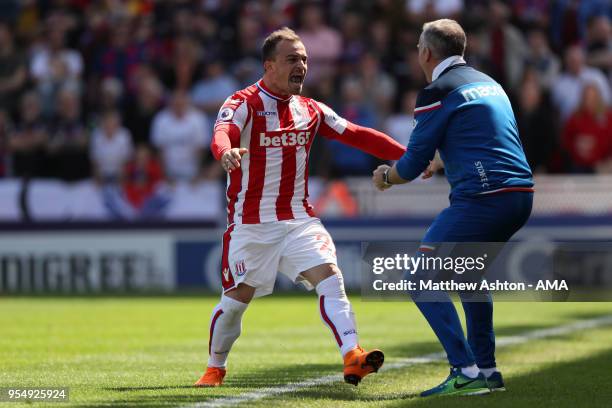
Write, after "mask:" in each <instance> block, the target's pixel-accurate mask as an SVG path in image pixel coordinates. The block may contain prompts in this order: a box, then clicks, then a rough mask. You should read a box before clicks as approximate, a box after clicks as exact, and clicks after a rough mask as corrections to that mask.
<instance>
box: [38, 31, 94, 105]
mask: <svg viewBox="0 0 612 408" xmlns="http://www.w3.org/2000/svg"><path fill="white" fill-rule="evenodd" d="M45 34H46V37H45V38H44V42H43V43H42V44H41V45H40V46H36V47H34V50H33V52H32V59H31V63H30V73H31V75H32V79H34V82H35V83H36V85H37V88H38V92H39V93H40V95H41V96H42V98H43V111H44V112H45V113H46V114H47V115H51V114H53V113H55V103H54V101H55V98H56V97H57V94H58V92H59V90H60V89H61V88H64V87H66V86H71V87H73V88H75V89H79V88H80V87H81V74H82V72H83V58H82V57H81V54H80V53H79V52H78V51H76V50H73V49H70V48H67V47H66V45H65V32H64V30H63V29H61V28H57V27H49V28H48V29H47V32H46V33H45Z"/></svg>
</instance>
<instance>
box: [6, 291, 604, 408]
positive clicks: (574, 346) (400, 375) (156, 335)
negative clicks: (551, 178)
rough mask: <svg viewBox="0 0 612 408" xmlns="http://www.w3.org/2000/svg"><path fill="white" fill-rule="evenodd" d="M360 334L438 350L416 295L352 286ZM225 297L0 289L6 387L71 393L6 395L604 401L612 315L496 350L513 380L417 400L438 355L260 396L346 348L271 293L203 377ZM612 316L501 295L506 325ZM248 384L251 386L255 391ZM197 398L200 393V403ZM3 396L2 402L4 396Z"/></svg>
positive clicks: (283, 402)
mask: <svg viewBox="0 0 612 408" xmlns="http://www.w3.org/2000/svg"><path fill="white" fill-rule="evenodd" d="M352 300H353V306H354V309H355V312H356V315H357V322H358V328H359V334H360V338H361V344H362V345H363V346H364V347H365V348H372V347H379V348H381V349H383V350H384V351H385V353H386V356H387V363H389V364H390V363H393V362H395V361H398V360H399V359H402V358H408V357H412V358H414V357H418V356H423V355H425V354H428V353H432V352H439V351H441V347H440V346H439V344H438V342H437V340H436V339H435V337H434V335H433V333H432V332H431V330H430V328H429V327H428V325H427V324H426V322H425V320H424V319H423V317H422V316H421V315H420V314H419V312H418V311H417V310H416V308H415V306H414V305H413V304H412V303H409V302H406V303H400V302H395V303H391V302H389V303H374V302H361V301H360V300H359V296H352ZM216 301H217V297H216V296H215V297H211V296H202V297H196V296H189V297H155V298H143V297H141V298H105V297H93V298H53V297H40V298H2V299H0V387H9V386H11V387H59V386H65V387H70V401H69V403H62V404H57V403H47V404H41V403H38V404H18V403H4V406H7V407H20V406H52V407H66V406H70V407H100V406H112V407H162V406H163V407H196V406H201V407H204V406H207V404H210V403H214V404H215V406H223V404H225V403H227V402H228V401H230V402H231V401H232V400H230V398H232V397H240V396H244V395H245V394H249V393H251V394H252V393H257V392H259V393H262V394H261V395H260V396H263V397H264V398H259V399H257V398H255V399H252V400H248V401H246V402H245V403H244V404H243V405H244V406H249V407H250V406H258V407H270V406H284V407H292V408H294V407H334V408H339V407H403V406H407V407H437V406H458V407H467V406H470V407H495V408H500V407H523V406H536V407H538V408H540V407H577V406H585V407H610V406H612V385H610V384H611V383H612V368H611V367H612V326H610V325H607V326H601V327H597V328H592V329H588V330H578V331H575V332H573V333H569V334H564V335H557V336H552V337H547V338H544V339H536V340H530V341H528V342H525V343H522V344H516V345H508V346H506V347H501V348H499V350H498V356H497V357H498V364H499V367H500V368H501V369H502V372H503V373H504V376H505V378H506V386H507V388H508V391H507V392H505V393H494V394H490V395H486V396H481V397H446V398H435V399H421V398H419V397H417V396H416V395H417V393H418V392H419V391H421V390H423V389H425V388H428V387H430V386H434V385H436V384H437V383H438V382H439V381H440V380H442V379H443V378H445V376H446V375H447V372H448V368H447V365H446V364H445V363H444V362H442V361H439V362H430V363H425V364H418V365H413V366H408V367H403V368H399V369H389V370H384V369H383V370H382V371H381V372H380V373H378V374H376V375H372V376H370V377H368V378H366V379H365V380H364V381H363V382H362V384H361V385H360V386H359V387H353V386H350V385H348V384H344V383H342V382H339V381H336V382H331V383H323V384H319V385H316V386H312V387H302V388H297V389H295V390H293V391H291V392H286V393H282V394H278V395H274V396H268V397H266V395H268V394H266V392H267V388H269V387H278V386H283V385H285V384H288V383H292V382H298V381H302V380H307V379H312V378H319V377H323V376H327V375H333V374H340V373H341V369H342V365H341V358H340V355H339V353H338V351H337V349H336V346H335V344H334V341H333V337H332V335H331V334H330V333H329V331H328V329H327V328H326V327H325V326H323V324H322V323H321V321H320V318H319V315H318V309H317V302H316V298H315V297H314V296H312V295H310V296H308V295H304V296H283V295H272V296H269V297H266V298H263V299H257V300H255V301H254V302H253V304H252V305H251V307H250V308H249V309H248V310H247V312H246V315H245V319H244V326H243V334H242V336H241V338H240V339H239V340H238V342H237V343H236V345H235V346H234V349H233V351H232V353H231V355H230V360H229V367H228V376H227V377H226V384H225V385H224V386H223V387H220V388H215V389H195V388H192V387H191V384H192V383H193V382H194V381H196V380H197V379H198V377H199V376H200V375H201V374H202V372H203V369H204V367H205V361H206V357H207V356H206V354H207V345H208V321H209V316H210V311H211V308H212V307H213V306H214V304H215V303H216ZM606 315H612V303H505V302H498V303H496V304H495V319H496V329H497V335H498V337H500V338H501V337H506V336H514V335H522V334H524V333H528V332H531V331H533V330H536V329H540V328H546V327H555V326H560V325H564V324H568V323H571V322H575V321H579V320H584V319H592V318H596V317H600V316H606ZM251 394H249V395H251ZM198 403H199V405H198ZM0 405H2V403H0Z"/></svg>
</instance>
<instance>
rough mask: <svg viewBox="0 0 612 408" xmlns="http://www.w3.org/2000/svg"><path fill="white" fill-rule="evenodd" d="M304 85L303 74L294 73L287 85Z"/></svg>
mask: <svg viewBox="0 0 612 408" xmlns="http://www.w3.org/2000/svg"><path fill="white" fill-rule="evenodd" d="M303 83H304V74H299V73H294V74H291V75H290V76H289V84H291V85H294V86H301V85H302V84H303Z"/></svg>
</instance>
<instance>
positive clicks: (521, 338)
mask: <svg viewBox="0 0 612 408" xmlns="http://www.w3.org/2000/svg"><path fill="white" fill-rule="evenodd" d="M607 325H612V315H610V316H603V317H598V318H595V319H588V320H578V321H576V322H573V323H569V324H566V325H563V326H557V327H551V328H548V329H538V330H532V331H528V332H525V333H524V334H521V335H517V336H504V337H500V338H498V339H496V346H497V347H506V346H511V345H516V344H523V343H527V342H529V341H531V340H538V339H543V338H547V337H554V336H563V335H566V334H571V333H575V332H578V331H582V330H588V329H595V328H597V327H602V326H607ZM444 360H446V354H445V353H443V352H439V353H430V354H425V355H422V356H418V357H412V358H403V359H397V360H394V361H393V362H392V363H385V365H384V366H383V367H382V368H381V370H380V371H388V370H397V369H400V368H405V367H409V366H413V365H417V364H427V363H432V362H438V361H444ZM338 381H343V376H342V375H340V374H334V375H326V376H324V377H318V378H311V379H308V380H304V381H298V382H294V383H289V384H284V385H278V386H275V387H267V388H262V389H260V390H259V391H253V392H247V393H244V394H240V395H237V396H231V397H221V398H216V399H213V400H210V401H202V402H197V403H194V404H187V405H183V406H182V408H204V407H207V408H208V407H210V408H213V407H214V408H218V407H233V406H236V405H238V404H242V403H245V402H250V401H257V400H260V399H263V398H268V397H272V396H275V395H280V394H287V393H291V392H294V391H299V390H301V389H303V388H309V387H313V386H315V385H323V384H330V383H334V382H338Z"/></svg>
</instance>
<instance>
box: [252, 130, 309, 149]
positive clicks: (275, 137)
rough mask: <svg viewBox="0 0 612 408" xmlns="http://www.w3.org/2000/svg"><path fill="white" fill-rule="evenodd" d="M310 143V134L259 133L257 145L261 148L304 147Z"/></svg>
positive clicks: (302, 132) (304, 132)
mask: <svg viewBox="0 0 612 408" xmlns="http://www.w3.org/2000/svg"><path fill="white" fill-rule="evenodd" d="M309 141H310V132H306V131H298V132H273V133H272V132H268V133H264V132H261V133H260V134H259V145H260V146H262V147H290V146H305V145H307V144H308V142H309Z"/></svg>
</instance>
